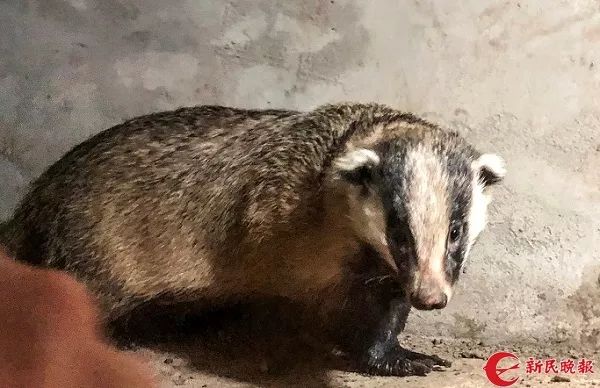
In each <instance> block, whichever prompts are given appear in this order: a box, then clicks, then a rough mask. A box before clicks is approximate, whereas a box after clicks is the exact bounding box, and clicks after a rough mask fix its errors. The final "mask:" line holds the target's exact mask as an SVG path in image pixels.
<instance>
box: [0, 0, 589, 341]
mask: <svg viewBox="0 0 600 388" xmlns="http://www.w3.org/2000/svg"><path fill="white" fill-rule="evenodd" d="M0 29H1V31H0V182H2V184H1V186H0V217H2V218H5V217H8V216H9V214H10V212H11V210H12V209H13V207H14V205H15V201H16V200H17V199H18V198H19V197H20V196H21V195H22V193H23V190H24V187H25V185H26V184H27V182H28V181H30V180H31V179H32V178H33V177H35V176H37V175H38V174H39V173H40V172H41V171H42V170H43V168H45V167H46V166H47V165H48V164H49V163H50V162H52V161H54V160H56V159H58V158H59V156H60V155H61V154H62V153H63V152H65V151H66V150H67V149H68V148H70V147H71V146H73V145H74V144H76V143H78V142H80V141H82V140H83V139H85V138H87V137H89V136H90V135H92V134H94V133H96V132H98V131H99V130H102V129H104V128H107V127H108V126H111V125H113V124H117V123H119V122H120V121H122V120H124V119H126V118H130V117H132V116H136V115H140V114H143V113H148V112H152V111H157V110H164V109H170V108H174V107H177V106H182V105H193V104H203V103H219V104H227V105H238V106H248V107H292V108H301V109H308V108H312V107H314V106H316V105H318V104H320V103H324V102H332V101H338V100H355V101H378V102H383V103H388V104H391V105H393V106H395V107H398V108H401V109H404V110H409V111H414V112H416V113H419V114H421V115H423V116H426V117H428V118H430V119H433V120H435V121H437V122H439V123H441V124H445V125H448V126H450V127H453V128H457V129H459V130H460V131H462V132H463V133H466V134H467V135H468V136H469V137H470V139H472V141H473V142H474V143H476V144H477V145H479V146H480V147H481V148H482V149H483V150H486V151H497V152H498V153H500V154H501V155H503V156H504V157H505V158H506V159H507V161H508V168H509V175H508V177H507V180H506V184H505V185H504V186H502V187H501V188H499V189H498V190H497V191H496V192H497V193H496V198H497V201H496V202H495V204H494V206H493V208H492V209H491V216H490V218H491V224H490V227H489V229H488V231H487V232H486V234H485V235H484V236H482V241H481V243H480V244H479V246H478V248H477V249H476V251H475V253H474V255H473V256H472V258H471V261H470V265H469V271H468V273H467V275H466V276H465V277H464V278H463V281H462V282H461V287H460V290H459V291H458V295H457V296H456V297H455V299H454V300H453V302H452V304H451V306H450V307H448V308H447V309H446V310H444V311H441V312H439V313H422V314H416V315H415V317H414V318H413V319H412V327H413V328H415V327H416V325H415V324H416V323H420V322H421V321H423V320H425V321H427V322H428V323H429V324H428V325H426V326H424V328H423V329H422V330H423V331H424V332H426V333H438V332H441V333H445V334H451V335H460V336H468V337H475V338H488V340H489V338H492V339H496V340H505V339H511V340H513V341H515V340H517V339H531V338H534V339H543V340H546V339H554V340H565V339H566V340H569V339H576V340H578V339H579V340H583V341H584V342H587V343H592V344H595V346H600V343H599V342H600V339H598V338H599V337H600V289H599V285H598V282H599V280H598V275H599V273H600V5H599V3H598V2H597V1H595V0H579V1H577V0H570V1H555V0H553V1H546V0H522V1H493V0H485V1H484V0H469V1H460V2H454V1H433V0H429V1H397V0H378V1H370V2H367V1H360V0H346V1H342V0H331V1H329V0H327V1H280V2H274V1H267V0H258V1H218V0H215V1H193V0H187V1H184V0H176V1H175V0H174V1H162V0H97V1H93V0H68V1H67V0H28V1H25V0H2V1H0Z"/></svg>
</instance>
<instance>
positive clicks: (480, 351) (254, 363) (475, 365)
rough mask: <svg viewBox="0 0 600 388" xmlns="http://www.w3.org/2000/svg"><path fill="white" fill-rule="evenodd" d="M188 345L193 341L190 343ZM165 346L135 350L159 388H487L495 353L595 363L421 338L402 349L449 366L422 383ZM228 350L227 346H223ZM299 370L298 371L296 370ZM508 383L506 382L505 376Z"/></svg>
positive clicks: (592, 355) (527, 380)
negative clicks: (486, 368) (487, 367)
mask: <svg viewBox="0 0 600 388" xmlns="http://www.w3.org/2000/svg"><path fill="white" fill-rule="evenodd" d="M192 342H193V341H192ZM192 342H190V341H187V342H178V343H167V344H162V345H160V346H153V348H152V349H150V348H139V349H138V350H136V353H138V354H139V355H140V356H142V357H144V358H146V359H147V360H148V362H149V363H150V364H151V365H152V366H153V368H154V369H155V370H156V371H157V374H158V376H159V379H160V380H161V381H162V385H161V387H165V388H166V387H398V386H403V387H491V386H492V384H490V383H489V381H488V380H487V378H486V376H485V374H484V372H483V370H482V367H483V365H484V363H485V359H487V357H488V356H489V355H491V354H492V353H494V352H495V351H499V350H508V351H512V352H514V353H515V354H517V355H518V356H519V357H520V359H521V367H522V368H523V367H524V362H525V361H524V360H525V359H526V358H527V357H530V356H531V357H537V358H550V357H560V358H563V357H571V358H576V359H577V358H580V357H585V358H587V359H592V360H598V361H600V353H599V351H598V350H596V351H588V352H586V353H584V352H578V351H574V350H572V349H569V348H567V347H565V346H548V347H546V348H544V349H541V348H536V347H531V346H526V345H520V346H516V345H512V346H504V347H501V348H500V347H491V346H486V345H484V344H482V343H471V342H468V341H464V340H461V341H449V340H442V339H431V338H422V337H414V336H413V337H412V338H411V337H408V338H405V339H404V342H405V343H406V344H407V345H410V346H411V348H413V349H415V350H418V351H420V352H424V353H429V354H436V355H439V356H441V357H444V358H447V359H450V360H452V362H453V365H452V367H450V368H447V369H446V370H443V371H435V372H432V373H431V374H429V375H428V376H426V377H407V378H397V377H385V378H384V377H371V376H363V375H360V374H357V373H352V372H345V371H342V370H343V369H344V368H343V362H342V367H341V368H340V364H339V361H338V362H335V361H334V362H332V361H331V360H330V359H327V360H325V359H320V360H315V359H314V358H313V359H310V357H309V358H308V359H302V360H303V361H298V363H295V365H293V366H289V367H287V368H285V367H284V368H283V369H282V370H280V371H278V372H273V371H272V370H270V369H271V368H270V367H269V362H268V361H267V358H265V357H263V355H262V353H260V352H256V351H253V350H250V349H249V348H245V347H242V348H238V347H237V346H234V347H233V348H234V349H233V350H231V351H228V352H226V353H223V352H222V347H221V349H218V348H219V345H214V344H213V345H207V344H206V343H200V342H198V341H196V343H192ZM225 346H227V347H228V349H229V348H231V347H229V346H228V345H225ZM298 364H300V365H298ZM595 368H598V369H599V370H598V371H596V372H597V373H595V374H587V375H580V374H575V375H571V376H565V375H560V376H561V377H562V379H561V380H564V381H556V380H558V378H557V377H554V378H553V376H554V375H544V374H542V375H535V376H534V375H531V374H529V375H528V374H525V373H524V371H523V369H521V370H520V371H519V372H516V373H514V374H513V375H512V376H521V378H520V380H519V381H518V382H517V383H516V384H515V385H513V386H515V387H536V386H540V385H552V386H556V387H561V386H563V387H600V365H598V366H596V367H595ZM509 377H510V376H509Z"/></svg>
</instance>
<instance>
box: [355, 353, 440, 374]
mask: <svg viewBox="0 0 600 388" xmlns="http://www.w3.org/2000/svg"><path fill="white" fill-rule="evenodd" d="M451 365H452V363H451V362H450V361H447V360H444V359H442V358H440V357H437V356H429V355H425V354H421V353H416V352H412V351H409V350H406V349H402V348H397V349H393V350H388V351H387V352H385V353H383V354H378V355H370V356H369V357H368V358H367V360H366V361H365V362H364V368H363V369H364V372H366V373H368V374H371V375H380V376H399V377H404V376H425V375H427V374H428V373H430V372H431V371H434V370H439V369H440V368H441V367H450V366H451Z"/></svg>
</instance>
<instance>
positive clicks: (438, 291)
mask: <svg viewBox="0 0 600 388" xmlns="http://www.w3.org/2000/svg"><path fill="white" fill-rule="evenodd" d="M445 288H446V287H441V286H440V285H436V284H435V282H431V281H428V280H426V279H424V281H422V282H421V283H420V284H419V286H418V287H417V288H416V289H415V290H414V291H412V292H411V293H410V294H409V298H410V304H411V305H412V306H413V307H414V308H416V309H417V310H435V309H438V310H439V309H443V308H444V307H446V305H447V304H448V300H449V299H450V295H448V292H447V291H446V290H445Z"/></svg>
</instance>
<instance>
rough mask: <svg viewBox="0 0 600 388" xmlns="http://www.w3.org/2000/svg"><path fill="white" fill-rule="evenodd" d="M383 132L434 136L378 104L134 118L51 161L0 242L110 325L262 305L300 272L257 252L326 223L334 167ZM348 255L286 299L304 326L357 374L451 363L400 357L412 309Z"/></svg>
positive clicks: (368, 258)
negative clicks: (60, 276)
mask: <svg viewBox="0 0 600 388" xmlns="http://www.w3.org/2000/svg"><path fill="white" fill-rule="evenodd" d="M390 124H394V125H396V124H397V125H398V127H399V128H404V127H411V128H412V127H418V128H420V129H419V130H420V131H425V132H427V131H429V132H432V133H433V132H438V131H440V130H439V129H438V128H437V127H435V126H434V125H432V124H429V123H427V122H425V121H422V120H420V119H418V118H416V117H414V116H412V115H409V114H404V113H401V112H397V111H395V110H393V109H391V108H388V107H385V106H381V105H376V104H372V105H360V104H345V105H332V106H324V107H321V108H319V109H317V110H315V111H312V112H306V113H304V112H295V111H284V110H264V111H257V110H241V109H233V108H227V107H217V106H203V107H193V108H183V109H179V110H176V111H172V112H162V113H156V114H152V115H148V116H144V117H139V118H135V119H133V120H130V121H128V122H125V123H123V124H121V125H118V126H115V127H113V128H110V129H108V130H106V131H104V132H101V133H100V134H98V135H97V136H95V137H93V138H91V139H90V140H88V141H86V142H84V143H82V144H80V145H78V146H77V147H75V148H74V149H73V150H71V151H70V152H69V153H67V154H66V155H65V156H64V157H63V158H62V159H61V160H59V161H58V162H57V163H56V164H54V165H52V166H51V167H50V168H49V169H48V170H47V171H46V172H45V173H44V174H43V175H42V176H41V177H40V178H39V179H38V180H37V181H36V182H34V184H33V187H32V189H31V191H30V192H29V193H28V194H27V196H26V197H25V198H24V200H23V201H22V203H21V205H20V207H19V208H18V210H17V211H16V213H15V216H14V218H13V219H12V220H11V222H10V223H9V224H8V225H7V226H6V227H4V228H3V229H4V230H3V232H2V233H1V236H0V238H1V240H2V242H3V243H4V244H5V245H6V247H7V249H8V250H9V251H10V253H11V254H12V255H14V256H15V257H17V258H18V259H19V260H23V261H28V262H29V263H32V264H36V265H43V266H48V267H53V268H58V269H63V270H66V271H69V272H70V273H72V274H74V275H75V276H76V277H77V278H78V279H79V280H81V281H83V282H85V283H86V284H87V285H88V287H90V289H91V290H92V291H93V292H94V293H95V294H96V295H97V296H98V298H99V300H100V302H101V306H102V308H103V311H104V312H105V321H106V323H107V324H110V325H111V326H112V327H113V328H116V329H123V328H127V325H128V324H129V323H133V322H134V320H135V319H134V318H135V316H136V312H137V317H138V318H139V317H140V314H141V316H142V319H144V317H145V316H146V314H147V311H146V312H143V313H141V312H142V311H144V309H147V308H148V307H151V309H158V310H160V309H164V311H168V309H167V306H174V305H177V304H179V303H181V304H182V305H184V306H186V307H185V308H186V309H189V308H190V306H192V307H194V308H195V306H197V305H198V303H200V301H202V303H200V304H201V305H202V306H203V308H204V307H206V306H207V305H209V306H211V307H212V308H220V307H221V306H225V305H228V304H229V303H233V302H235V303H238V302H244V301H251V300H252V301H255V300H256V298H254V299H253V298H247V297H248V296H252V297H255V296H256V297H258V296H263V295H262V294H261V292H263V291H264V290H265V289H267V288H268V287H270V285H273V286H274V287H279V288H277V290H278V291H277V292H275V291H273V293H275V294H277V293H281V289H283V288H285V285H286V284H287V283H286V281H287V279H286V276H287V274H288V273H291V272H293V271H299V269H298V268H302V265H297V266H296V267H290V268H291V269H289V268H288V267H286V266H287V265H290V266H291V265H296V264H293V263H292V264H290V263H288V262H287V261H285V260H286V258H280V257H273V258H271V259H269V260H272V261H270V262H267V263H266V264H264V263H259V264H258V265H257V264H256V262H257V261H256V260H257V258H256V257H255V256H253V252H254V251H255V250H256V249H259V248H260V247H263V246H266V245H268V244H271V245H269V246H276V247H279V246H280V245H282V244H283V243H282V242H281V241H282V239H283V238H280V237H279V236H293V238H294V239H295V238H298V239H300V238H301V237H302V236H295V235H294V234H293V233H292V232H291V231H292V230H295V228H303V229H299V230H303V231H310V228H311V227H312V225H313V224H314V225H319V224H321V223H323V222H324V221H323V217H324V216H323V207H324V206H325V205H324V202H323V200H322V198H321V196H322V191H323V181H324V180H325V178H326V175H327V173H328V172H329V171H330V170H331V165H332V162H333V160H334V159H335V158H336V157H338V156H340V154H341V153H343V152H345V151H346V146H347V144H348V143H349V142H350V141H354V140H356V139H359V140H360V139H362V138H365V137H368V136H369V135H370V134H371V132H372V131H373V128H376V127H378V126H380V125H390ZM390 131H392V130H390ZM398 131H399V132H398V133H399V134H398V136H402V133H403V130H402V129H399V130H398ZM392 132H393V131H392ZM386 136H393V133H387V134H386ZM451 140H452V141H456V142H457V144H458V143H459V142H460V141H462V140H460V139H456V140H455V139H453V138H452V139H451ZM460 144H462V143H460ZM464 148H465V149H466V150H468V152H471V149H470V148H468V147H467V146H466V145H465V146H464ZM473 152H474V151H473ZM334 234H335V232H334ZM292 245H293V244H292ZM294 246H295V245H294ZM257 247H258V248H257ZM260 252H263V251H260ZM309 253H310V252H309ZM328 259H329V258H328V257H324V258H323V262H326V261H327V260H328ZM343 259H344V263H351V265H348V266H347V267H345V268H344V269H343V271H342V274H341V275H340V280H339V281H337V283H335V284H332V285H331V286H330V287H323V288H321V289H317V288H315V291H313V290H312V289H310V287H309V286H303V287H304V288H303V289H301V290H300V291H293V292H294V293H296V294H299V295H298V296H297V300H296V302H297V303H295V304H296V306H299V307H300V309H301V310H302V311H303V312H302V313H301V314H300V316H299V317H298V320H299V321H305V320H306V321H311V320H313V321H314V318H315V317H318V319H317V321H318V322H316V323H315V322H311V323H310V325H308V326H312V327H318V330H317V331H320V332H322V333H326V334H327V336H328V337H329V338H331V339H332V340H333V341H334V342H335V343H336V344H337V345H339V346H341V347H342V348H343V349H344V350H345V351H347V352H348V353H349V354H351V355H352V358H353V359H354V360H356V361H357V362H358V365H359V370H360V371H364V372H368V373H374V374H384V375H388V374H389V375H400V376H403V375H423V374H426V373H427V372H429V371H431V370H432V368H433V367H434V366H435V365H449V363H448V362H446V361H444V360H441V359H439V358H437V357H435V356H424V355H421V354H418V353H414V352H411V351H408V350H405V349H403V348H401V347H400V344H399V342H398V340H397V335H398V334H399V333H400V332H401V331H402V330H403V328H404V324H405V321H406V318H407V316H408V313H409V310H410V305H409V304H408V302H407V301H406V297H405V296H404V295H403V293H402V291H400V289H399V287H398V286H397V284H395V283H394V282H392V281H390V280H389V279H386V276H385V275H386V274H387V273H388V271H389V269H386V268H384V267H383V266H382V265H379V264H374V263H383V260H382V259H378V258H377V253H375V252H374V251H373V250H372V249H371V248H370V247H368V246H363V247H362V248H360V249H359V250H358V251H357V252H353V256H352V257H351V258H347V257H344V258H343ZM323 262H321V261H317V262H316V264H315V263H313V262H310V263H307V264H305V265H304V267H306V269H307V270H310V269H311V268H312V267H313V266H314V265H323ZM327 269H328V268H325V269H324V270H323V271H325V270H327ZM194 271H197V272H194ZM315 271H316V272H317V273H316V274H314V275H315V276H317V275H320V274H321V272H323V271H321V270H320V269H318V270H315ZM267 275H268V276H267ZM332 277H333V276H332ZM373 279H379V280H376V281H374V280H373ZM259 285H261V286H260V287H262V288H261V289H259V288H258V287H259ZM236 287H237V288H236ZM315 287H316V286H315ZM257 290H258V291H257ZM284 291H285V290H284ZM290 293H292V291H290ZM296 294H293V295H292V296H293V297H296ZM266 296H268V297H270V296H272V295H266ZM283 299H290V297H289V295H286V296H284V297H283ZM291 299H294V298H291ZM132 317H133V318H132ZM296 318H297V317H293V319H296Z"/></svg>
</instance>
